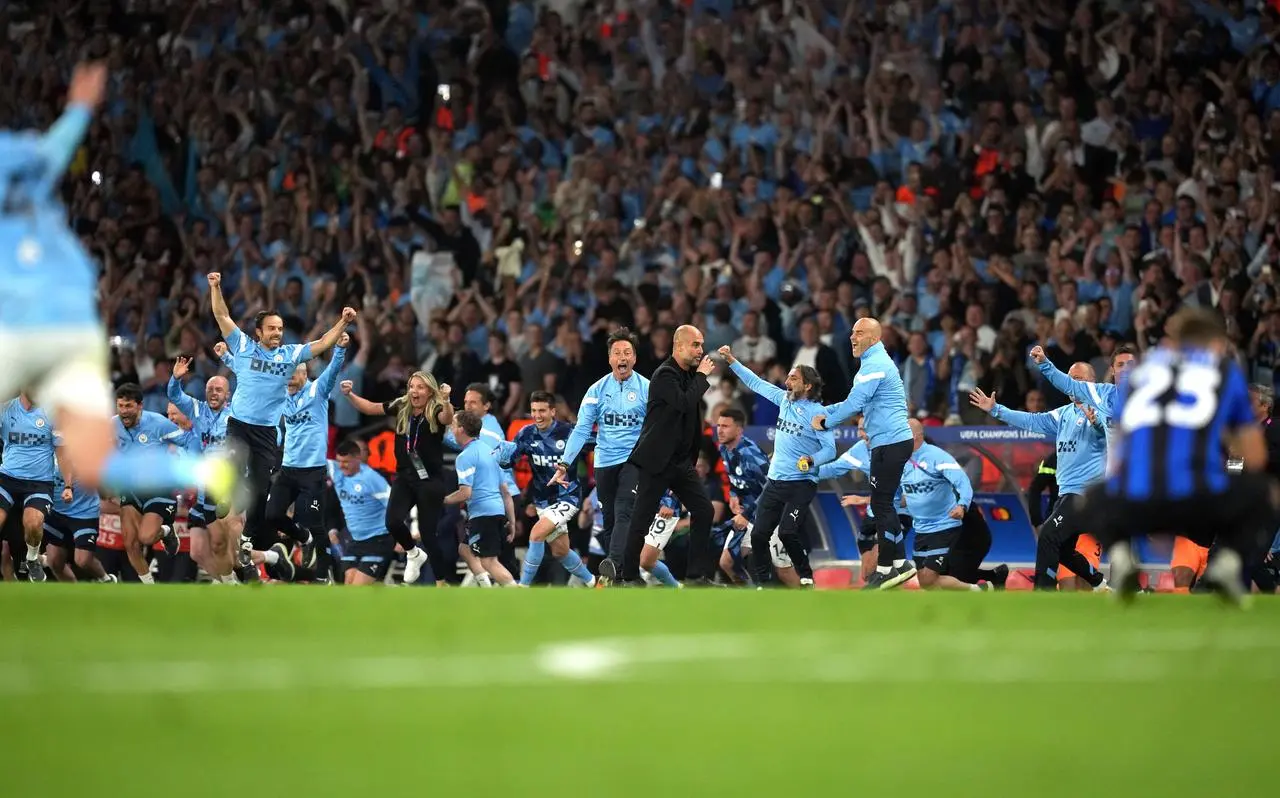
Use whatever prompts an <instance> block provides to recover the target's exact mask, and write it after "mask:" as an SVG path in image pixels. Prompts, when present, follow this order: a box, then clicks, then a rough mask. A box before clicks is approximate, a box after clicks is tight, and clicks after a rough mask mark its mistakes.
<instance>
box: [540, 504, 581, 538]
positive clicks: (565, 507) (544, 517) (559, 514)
mask: <svg viewBox="0 0 1280 798" xmlns="http://www.w3.org/2000/svg"><path fill="white" fill-rule="evenodd" d="M577 514H578V508H577V506H575V505H574V504H573V503H572V502H556V503H555V504H549V505H547V506H546V507H539V508H538V520H540V521H550V522H551V523H553V524H555V529H552V530H551V534H550V535H547V538H546V540H547V542H548V543H550V542H551V541H553V540H555V539H556V538H558V537H560V536H561V535H564V534H567V533H568V532H569V526H568V524H569V519H570V518H573V517H574V516H575V515H577Z"/></svg>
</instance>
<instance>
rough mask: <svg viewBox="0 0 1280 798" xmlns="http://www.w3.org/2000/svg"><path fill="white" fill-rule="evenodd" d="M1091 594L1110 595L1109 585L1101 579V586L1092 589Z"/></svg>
mask: <svg viewBox="0 0 1280 798" xmlns="http://www.w3.org/2000/svg"><path fill="white" fill-rule="evenodd" d="M1093 592H1094V593H1110V592H1111V585H1109V584H1107V580H1106V579H1103V580H1102V584H1100V585H1098V586H1097V587H1095V588H1094V589H1093Z"/></svg>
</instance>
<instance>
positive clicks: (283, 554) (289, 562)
mask: <svg viewBox="0 0 1280 798" xmlns="http://www.w3.org/2000/svg"><path fill="white" fill-rule="evenodd" d="M271 551H274V552H275V553H276V554H277V555H278V556H279V557H280V559H279V560H278V561H276V564H275V565H272V566H268V571H269V572H270V573H271V575H272V576H273V577H274V578H276V579H278V580H279V581H281V582H292V581H293V578H294V576H296V575H297V569H296V568H294V565H293V558H292V557H290V556H289V554H290V552H289V549H288V548H286V547H285V545H284V544H283V543H276V544H275V545H273V546H272V547H271Z"/></svg>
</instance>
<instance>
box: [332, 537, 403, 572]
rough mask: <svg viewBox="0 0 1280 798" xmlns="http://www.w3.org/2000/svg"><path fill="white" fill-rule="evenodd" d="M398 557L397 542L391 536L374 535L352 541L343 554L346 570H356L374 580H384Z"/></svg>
mask: <svg viewBox="0 0 1280 798" xmlns="http://www.w3.org/2000/svg"><path fill="white" fill-rule="evenodd" d="M395 556H396V541H395V539H394V538H392V537H391V536H390V535H374V536H373V537H371V538H366V539H365V540H352V541H351V544H350V545H348V546H347V547H346V548H345V549H344V550H343V552H342V565H343V567H344V568H355V569H356V570H357V571H359V572H360V573H362V574H365V575H366V576H369V577H372V578H373V579H374V580H382V579H385V578H386V576H387V569H388V568H390V567H391V559H392V558H393V557H395Z"/></svg>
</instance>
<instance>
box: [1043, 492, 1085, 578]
mask: <svg viewBox="0 0 1280 798" xmlns="http://www.w3.org/2000/svg"><path fill="white" fill-rule="evenodd" d="M1085 504H1086V503H1085V498H1084V496H1081V495H1080V494H1078V493H1070V494H1067V495H1065V496H1062V497H1060V498H1059V499H1058V503H1057V504H1055V505H1054V506H1053V509H1051V510H1050V511H1049V517H1048V518H1047V519H1045V522H1044V523H1043V524H1042V525H1041V526H1040V537H1039V538H1038V539H1037V540H1036V577H1035V586H1036V590H1057V589H1058V566H1060V565H1065V566H1067V567H1068V568H1070V569H1071V570H1072V571H1074V572H1075V574H1076V575H1077V576H1079V577H1081V578H1082V579H1085V580H1087V581H1088V582H1089V584H1091V585H1093V586H1094V587H1097V586H1098V585H1100V584H1102V574H1100V573H1098V572H1097V571H1095V570H1094V569H1093V566H1092V565H1091V564H1090V563H1089V560H1088V559H1087V558H1086V557H1085V556H1084V555H1083V554H1081V553H1080V552H1078V551H1076V543H1077V542H1079V540H1080V535H1081V534H1082V533H1084V532H1088V531H1089V528H1090V526H1091V525H1090V523H1089V521H1090V518H1089V514H1088V513H1087V512H1086V510H1085Z"/></svg>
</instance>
